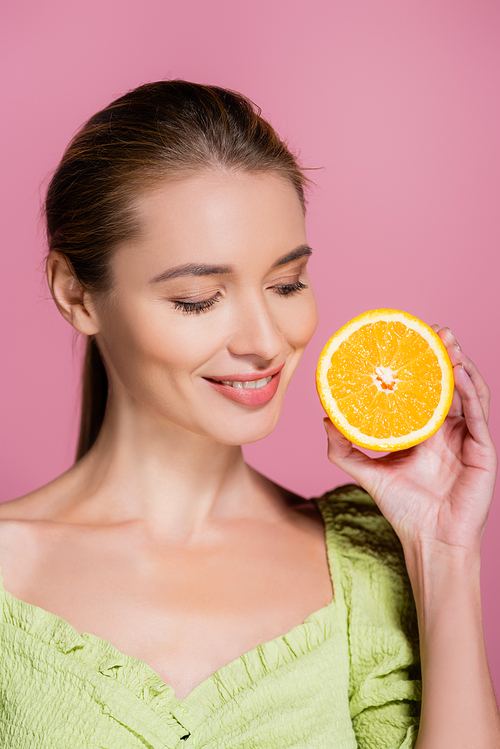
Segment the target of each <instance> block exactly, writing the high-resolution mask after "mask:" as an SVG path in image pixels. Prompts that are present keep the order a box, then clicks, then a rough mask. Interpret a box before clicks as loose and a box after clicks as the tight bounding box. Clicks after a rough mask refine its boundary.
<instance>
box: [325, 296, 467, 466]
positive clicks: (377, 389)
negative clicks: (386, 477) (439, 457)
mask: <svg viewBox="0 0 500 749" xmlns="http://www.w3.org/2000/svg"><path fill="white" fill-rule="evenodd" d="M316 387H317V390H318V395H319V397H320V400H321V403H322V404H323V408H324V409H325V411H326V413H327V414H328V416H329V418H330V420H331V421H332V422H333V423H334V424H335V426H336V427H337V428H338V429H339V430H340V431H341V432H342V434H344V436H345V437H347V439H348V440H349V441H350V442H353V443H354V444H356V445H359V446H360V447H365V448H368V449H369V450H375V451H384V452H386V451H388V452H392V451H396V450H404V449H406V448H408V447H412V446H413V445H416V444H418V443H419V442H423V441H424V440H426V439H428V437H430V436H431V435H433V434H434V433H435V432H437V430H438V429H439V427H440V426H441V425H442V423H443V422H444V420H445V418H446V415H447V413H448V411H449V410H450V406H451V402H452V399H453V391H454V378H453V367H452V365H451V362H450V359H449V356H448V353H447V351H446V348H445V346H444V344H443V342H442V341H441V338H440V337H439V336H438V335H437V333H435V332H434V330H433V329H432V328H431V327H430V326H429V325H427V324H426V323H424V322H422V320H419V319H418V318H417V317H414V316H413V315H410V314H409V313H408V312H403V311H402V310H395V309H375V310H369V311H368V312H364V313H363V314H361V315H358V316H357V317H355V318H354V319H353V320H350V321H349V322H348V323H346V324H345V325H344V326H343V327H342V328H340V330H338V331H337V332H336V333H335V334H334V335H333V336H332V337H331V338H330V340H329V341H328V342H327V344H326V345H325V347H324V348H323V350H322V352H321V355H320V357H319V361H318V366H317V369H316Z"/></svg>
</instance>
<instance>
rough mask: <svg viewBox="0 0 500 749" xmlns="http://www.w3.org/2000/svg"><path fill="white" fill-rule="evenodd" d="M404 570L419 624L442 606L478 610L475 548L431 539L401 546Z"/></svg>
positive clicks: (478, 572)
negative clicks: (408, 581)
mask: <svg viewBox="0 0 500 749" xmlns="http://www.w3.org/2000/svg"><path fill="white" fill-rule="evenodd" d="M403 550H404V555H405V562H406V568H407V570H408V576H409V578H410V582H411V585H412V589H413V595H414V598H415V603H416V606H417V611H418V613H419V619H420V621H421V623H424V621H429V619H430V618H432V616H433V614H434V613H435V612H438V611H440V610H442V609H443V608H444V607H449V608H451V609H455V608H456V607H457V606H458V608H460V609H461V608H462V606H465V605H467V606H470V605H472V606H473V607H474V608H477V610H478V611H480V608H481V596H480V570H481V556H480V551H479V549H478V548H477V549H467V548H464V547H460V546H450V545H448V544H443V543H441V542H436V541H434V540H432V541H429V540H423V539H419V540H415V541H412V543H407V544H403Z"/></svg>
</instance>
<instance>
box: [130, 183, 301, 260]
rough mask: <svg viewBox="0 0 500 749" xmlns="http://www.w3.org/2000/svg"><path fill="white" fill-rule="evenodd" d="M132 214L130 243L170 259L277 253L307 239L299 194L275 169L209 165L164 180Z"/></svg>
mask: <svg viewBox="0 0 500 749" xmlns="http://www.w3.org/2000/svg"><path fill="white" fill-rule="evenodd" d="M136 216H137V218H138V224H139V234H138V237H137V239H136V240H135V242H134V244H135V245H136V246H137V244H140V245H141V247H142V249H143V250H144V251H145V252H148V253H150V254H151V257H152V258H154V257H155V256H158V255H159V256H161V260H162V261H164V260H165V259H168V260H170V261H171V262H172V263H176V262H196V261H200V262H202V261H203V262H205V261H207V259H208V260H210V261H213V260H217V261H220V262H224V261H226V262H229V260H230V259H231V262H233V261H234V259H235V256H242V257H244V256H247V257H248V255H249V254H253V253H255V252H260V253H262V252H264V253H265V252H270V253H271V255H272V254H273V253H277V254H278V255H279V254H283V252H285V251H287V250H289V249H292V248H293V247H294V246H296V245H297V244H300V243H301V242H304V241H305V225H304V215H303V209H302V205H301V203H300V200H299V196H298V195H297V192H296V190H295V188H294V186H293V185H292V183H291V182H290V181H289V180H287V179H285V178H283V177H281V176H279V175H277V174H274V173H249V172H235V171H228V172H225V171H213V172H202V173H199V174H195V175H193V176H190V177H187V178H184V179H179V180H174V181H166V182H164V183H162V184H160V185H159V186H158V187H156V188H155V189H151V190H148V191H147V192H145V193H144V194H143V195H142V196H141V197H140V198H139V200H138V201H137V203H136ZM166 256H167V258H166Z"/></svg>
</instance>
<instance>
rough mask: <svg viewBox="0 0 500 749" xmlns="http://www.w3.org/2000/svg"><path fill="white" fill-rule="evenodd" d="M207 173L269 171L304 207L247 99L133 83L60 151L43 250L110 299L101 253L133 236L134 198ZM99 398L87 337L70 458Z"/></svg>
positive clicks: (295, 177) (91, 437)
mask: <svg viewBox="0 0 500 749" xmlns="http://www.w3.org/2000/svg"><path fill="white" fill-rule="evenodd" d="M214 168H219V169H220V168H223V169H237V170H243V171H249V172H276V173H278V174H280V175H282V176H283V177H285V178H286V179H288V180H290V182H291V183H292V184H293V186H294V187H295V189H296V191H297V194H298V196H299V199H300V202H301V204H302V207H303V209H304V210H305V199H304V186H305V184H306V183H307V182H309V180H308V179H307V177H306V176H305V174H304V171H303V169H302V168H301V167H300V166H299V164H298V162H297V157H296V156H295V155H294V154H293V153H292V152H291V150H290V149H289V148H288V146H287V145H286V143H284V142H283V141H282V140H281V139H280V138H279V136H278V135H277V133H276V132H275V130H274V129H273V128H272V126H271V125H270V124H269V123H268V122H267V121H266V120H265V119H264V118H263V117H262V116H261V110H260V109H259V108H258V107H257V106H256V105H255V104H253V103H252V102H251V101H250V100H249V99H247V98H246V97H244V96H242V95H241V94H239V93H236V92H235V91H229V90H227V89H223V88H219V87H217V86H203V85H200V84H197V83H190V82H189V81H183V80H172V81H157V82H155V83H147V84H145V85H143V86H139V87H138V88H136V89H134V90H132V91H130V92H129V93H127V94H125V95H124V96H122V97H120V98H119V99H117V100H116V101H114V102H112V103H111V104H109V105H108V106H107V107H105V108H104V109H103V110H101V111H100V112H98V113H97V114H95V115H94V116H93V117H91V118H90V120H88V122H87V123H86V124H85V125H84V126H83V127H82V128H81V130H80V131H79V132H78V133H77V134H76V136H75V137H74V138H73V140H72V141H71V143H70V144H69V146H68V148H67V150H66V152H65V153H64V155H63V158H62V160H61V163H60V164H59V166H58V168H57V170H56V171H55V173H54V175H53V177H52V180H51V182H50V184H49V188H48V191H47V198H46V204H45V214H46V220H47V237H48V245H49V251H50V250H57V251H58V252H60V253H62V254H63V255H64V256H65V257H66V259H67V260H68V262H69V263H70V266H71V268H72V270H73V272H74V275H75V277H76V279H77V280H78V281H79V283H80V284H81V286H82V287H83V288H84V289H85V290H87V291H89V292H92V293H94V294H102V293H105V292H109V290H110V288H111V286H112V278H111V271H110V262H109V259H110V253H111V252H112V250H113V249H114V248H115V247H116V246H117V245H119V244H120V243H121V242H123V241H125V240H128V239H130V238H132V237H133V236H134V235H136V234H137V232H138V225H137V221H136V219H135V213H134V210H133V206H134V201H135V200H136V199H137V196H138V194H139V193H140V192H141V191H143V190H144V189H145V188H146V187H147V186H148V185H153V184H154V183H155V182H158V181H161V180H165V179H170V178H179V177H183V176H187V175H188V174H190V173H193V172H196V171H199V170H200V169H214ZM107 392H108V380H107V375H106V370H105V368H104V364H103V361H102V359H101V355H100V353H99V349H98V347H97V345H96V343H95V340H94V338H93V337H92V336H90V337H89V338H88V340H87V348H86V355H85V362H84V371H83V382H82V411H81V422H80V435H79V440H78V448H77V454H76V460H79V459H80V458H81V457H82V456H83V455H85V453H86V452H87V451H88V450H89V449H90V448H91V446H92V445H93V443H94V442H95V440H96V438H97V435H98V433H99V430H100V428H101V425H102V421H103V418H104V412H105V409H106V401H107Z"/></svg>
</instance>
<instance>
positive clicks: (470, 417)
mask: <svg viewBox="0 0 500 749" xmlns="http://www.w3.org/2000/svg"><path fill="white" fill-rule="evenodd" d="M454 374H455V386H456V388H457V390H458V392H459V394H460V397H461V399H462V406H463V410H464V417H465V423H466V425H467V429H468V430H469V433H470V435H471V437H472V439H473V440H474V441H475V442H477V443H478V444H479V445H481V446H482V447H489V446H490V445H491V435H490V432H489V430H488V425H487V423H486V418H485V415H484V411H483V408H482V405H481V403H480V400H479V396H478V393H477V390H476V388H475V386H474V383H473V382H472V379H471V377H470V376H469V374H468V372H467V370H466V369H465V367H463V366H462V365H460V364H459V365H457V366H456V367H455V368H454Z"/></svg>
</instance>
